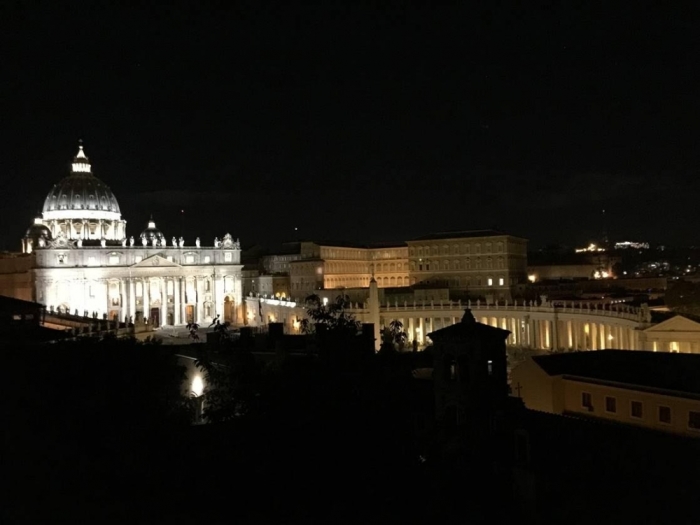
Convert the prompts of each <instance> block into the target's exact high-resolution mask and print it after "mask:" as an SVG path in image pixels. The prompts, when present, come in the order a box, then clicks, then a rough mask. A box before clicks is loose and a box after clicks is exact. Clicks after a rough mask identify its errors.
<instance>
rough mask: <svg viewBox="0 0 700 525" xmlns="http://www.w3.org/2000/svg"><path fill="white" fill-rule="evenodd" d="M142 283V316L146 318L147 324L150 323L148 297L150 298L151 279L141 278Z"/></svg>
mask: <svg viewBox="0 0 700 525" xmlns="http://www.w3.org/2000/svg"><path fill="white" fill-rule="evenodd" d="M141 281H142V282H141V284H142V285H143V297H142V301H141V302H142V303H143V318H144V320H146V319H147V320H148V324H151V309H150V306H151V305H150V304H149V303H150V299H151V281H150V279H149V278H148V277H146V278H144V279H142V280H141Z"/></svg>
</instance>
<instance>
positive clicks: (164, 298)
mask: <svg viewBox="0 0 700 525" xmlns="http://www.w3.org/2000/svg"><path fill="white" fill-rule="evenodd" d="M158 283H159V286H160V314H158V317H160V326H166V325H167V324H168V283H167V282H166V281H165V278H164V277H161V278H159V279H158Z"/></svg>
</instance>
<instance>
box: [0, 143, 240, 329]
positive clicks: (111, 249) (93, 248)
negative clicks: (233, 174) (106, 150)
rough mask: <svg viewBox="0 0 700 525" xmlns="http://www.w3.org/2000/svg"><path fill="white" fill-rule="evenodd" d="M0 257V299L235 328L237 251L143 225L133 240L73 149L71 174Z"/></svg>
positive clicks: (227, 242)
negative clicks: (16, 248)
mask: <svg viewBox="0 0 700 525" xmlns="http://www.w3.org/2000/svg"><path fill="white" fill-rule="evenodd" d="M22 252H23V253H21V254H19V253H16V254H3V255H2V256H1V257H0V295H8V296H13V297H17V298H21V299H27V300H33V301H37V302H39V303H43V304H44V305H46V306H47V307H48V308H49V309H50V310H51V309H55V310H57V311H61V312H65V313H70V314H75V315H80V316H83V315H87V316H95V315H96V316H98V317H99V318H104V317H105V316H106V317H107V318H108V319H118V320H120V321H125V320H127V321H128V320H133V321H139V320H143V319H148V320H149V321H150V322H151V323H152V324H154V325H156V326H160V325H166V324H167V325H178V324H184V323H187V322H192V321H195V322H198V323H207V322H211V320H212V319H214V318H215V317H216V316H217V315H219V316H220V318H221V319H222V320H224V321H229V322H231V323H233V324H238V323H242V320H243V311H242V289H241V267H242V266H241V264H240V258H241V249H240V243H239V242H238V241H237V240H234V239H233V238H232V237H231V235H230V234H226V235H224V236H223V238H222V239H221V240H219V239H218V238H217V239H214V243H213V245H212V246H206V245H204V243H200V239H199V238H197V239H196V240H195V242H194V243H188V242H187V241H186V240H185V239H183V238H182V237H180V238H175V237H172V239H171V240H170V241H169V240H168V239H167V236H166V235H165V234H164V233H163V232H161V231H160V230H159V229H158V228H157V227H156V224H155V222H154V221H153V220H152V219H151V221H149V223H148V225H147V227H146V228H145V229H144V230H143V231H142V232H141V234H140V235H139V237H138V238H134V237H133V236H129V237H127V232H126V221H125V220H124V219H123V218H122V215H121V212H120V209H119V203H118V202H117V199H116V197H115V196H114V194H113V193H112V191H111V190H110V189H109V187H108V186H107V185H106V184H105V183H104V182H102V181H101V180H100V179H98V178H97V177H95V176H94V175H93V173H92V166H91V164H90V161H89V159H88V157H87V156H86V155H85V152H84V151H83V146H82V145H80V146H79V149H78V153H77V155H76V156H75V158H74V159H73V163H72V168H71V173H70V174H69V175H68V176H67V177H65V178H63V179H62V180H61V181H59V182H58V183H57V184H55V185H54V187H53V188H51V190H50V191H49V193H48V195H47V197H46V200H45V201H44V206H43V210H42V213H41V216H40V217H37V218H36V219H35V220H34V224H32V225H31V226H30V227H29V229H28V230H27V232H26V234H25V237H24V239H22Z"/></svg>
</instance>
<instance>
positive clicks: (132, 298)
mask: <svg viewBox="0 0 700 525" xmlns="http://www.w3.org/2000/svg"><path fill="white" fill-rule="evenodd" d="M129 317H131V318H132V319H133V320H134V321H135V320H136V290H135V286H134V279H133V277H129Z"/></svg>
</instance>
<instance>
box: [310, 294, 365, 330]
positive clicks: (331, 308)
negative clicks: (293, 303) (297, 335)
mask: <svg viewBox="0 0 700 525" xmlns="http://www.w3.org/2000/svg"><path fill="white" fill-rule="evenodd" d="M349 306H350V301H349V299H348V297H347V296H342V295H339V296H338V297H336V298H335V300H334V301H332V302H331V301H328V302H327V303H326V304H324V301H322V300H321V298H320V297H319V296H318V295H316V294H312V295H309V296H308V297H307V298H306V301H305V304H304V307H305V309H306V315H307V318H306V319H303V320H302V321H301V331H302V333H305V334H310V333H314V332H315V331H316V330H317V327H318V326H319V325H323V326H324V327H325V329H326V330H327V331H328V332H330V333H333V334H336V335H339V336H340V335H351V336H354V335H357V333H358V332H359V331H360V329H361V323H360V322H359V321H358V320H357V319H355V316H354V315H352V314H350V313H348V312H347V311H346V310H347V308H348V307H349Z"/></svg>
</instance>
